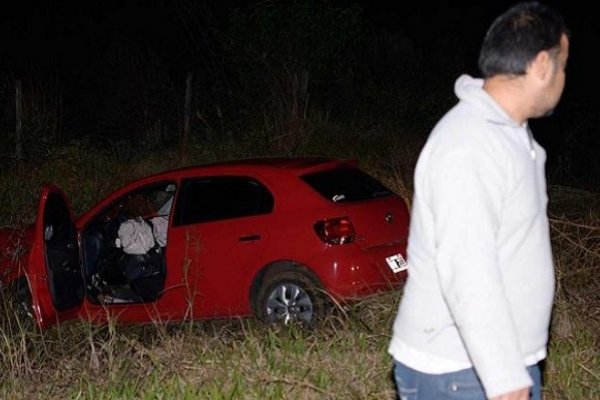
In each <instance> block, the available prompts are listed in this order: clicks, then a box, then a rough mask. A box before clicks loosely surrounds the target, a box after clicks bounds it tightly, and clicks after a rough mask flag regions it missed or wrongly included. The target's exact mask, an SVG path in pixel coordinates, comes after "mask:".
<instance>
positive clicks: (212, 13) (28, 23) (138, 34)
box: [0, 0, 600, 150]
mask: <svg viewBox="0 0 600 400" xmlns="http://www.w3.org/2000/svg"><path fill="white" fill-rule="evenodd" d="M248 3H249V2H248V1H243V0H222V1H193V0H171V1H169V0H135V1H116V0H107V1H73V0H66V1H41V0H40V1H22V2H13V6H12V8H11V7H8V6H7V5H4V8H3V10H2V12H1V13H0V78H1V77H12V78H16V77H19V76H20V75H21V74H26V73H32V71H34V73H37V72H40V73H41V72H43V71H45V70H53V71H57V73H59V74H61V75H62V76H61V79H62V80H63V81H66V82H68V81H69V80H75V79H76V78H77V77H78V76H79V75H83V74H84V72H85V71H87V70H89V69H90V68H91V67H92V66H93V65H94V64H96V63H98V61H99V59H100V58H102V57H103V54H104V52H105V51H106V49H107V48H108V46H109V44H110V41H111V40H114V38H115V35H120V36H121V37H130V38H134V39H135V40H136V41H138V42H140V43H144V44H145V45H146V46H147V48H148V49H150V51H151V52H152V53H153V54H155V55H156V57H158V58H160V59H161V60H162V61H163V62H164V63H165V65H167V67H168V68H169V69H170V73H172V74H179V75H181V76H183V74H184V73H185V71H186V70H188V69H189V68H190V67H193V66H194V65H196V66H198V64H202V63H205V64H208V63H210V62H211V57H210V54H208V53H210V46H208V45H207V43H206V41H205V37H204V36H203V34H205V33H206V32H201V31H197V30H196V31H195V32H193V34H194V35H192V36H194V37H195V39H194V40H190V37H191V36H190V30H192V31H193V30H194V29H195V28H194V24H190V20H189V16H190V15H191V14H192V13H195V15H196V16H197V18H199V20H200V21H204V22H205V26H213V27H223V26H224V24H225V23H226V21H227V16H228V13H229V12H230V10H231V9H232V8H233V7H237V6H243V5H245V4H248ZM331 3H332V4H340V5H341V4H344V5H347V4H349V1H344V0H337V1H335V0H334V1H331ZM512 3H514V2H512V1H493V2H492V1H488V2H486V1H479V2H472V1H471V2H470V1H449V0H438V1H418V2H412V3H407V2H399V1H398V2H393V1H383V0H376V1H366V0H364V1H354V2H353V4H358V5H360V6H361V7H362V9H363V10H364V15H365V16H366V18H367V20H368V22H369V23H370V24H371V25H372V26H373V27H375V28H376V29H382V30H388V31H391V32H401V33H403V34H405V35H406V36H407V37H409V38H410V40H413V41H414V42H415V43H419V44H420V46H422V48H423V49H425V54H426V56H427V55H428V56H431V57H432V58H435V57H436V54H433V53H432V54H427V49H428V44H429V43H431V42H434V41H435V40H436V38H439V37H442V36H443V37H451V36H455V37H456V38H457V41H456V43H458V44H459V45H461V46H463V48H464V49H466V50H465V51H463V53H464V54H467V57H468V58H470V59H469V60H466V61H465V65H466V66H467V68H466V71H465V72H470V73H475V74H476V73H477V70H476V64H475V63H476V57H477V52H478V48H479V45H480V43H481V39H482V36H483V34H484V33H485V30H486V28H487V27H488V25H489V24H490V22H491V21H492V20H493V18H494V17H495V16H496V15H498V14H499V13H500V12H501V11H503V10H504V9H506V8H507V6H508V5H510V4H512ZM547 3H549V4H551V5H553V6H554V7H556V8H557V9H559V10H560V11H561V12H562V13H563V14H564V16H565V19H566V22H567V25H568V26H569V28H570V30H571V32H572V40H571V55H570V59H569V67H568V70H567V87H566V90H565V94H564V95H563V101H562V102H561V105H559V108H558V109H557V114H558V113H560V111H561V107H563V103H568V104H569V107H570V108H569V110H570V111H573V110H575V111H576V112H580V113H581V115H582V117H581V118H582V119H584V120H585V123H586V124H593V125H594V127H593V128H594V129H592V130H591V132H592V134H593V135H596V134H597V124H598V116H597V114H598V113H597V112H596V110H597V109H598V107H597V105H600V104H598V103H599V101H598V93H599V92H600V79H599V77H600V74H598V73H597V67H596V63H595V62H591V61H590V60H589V58H591V57H592V56H591V54H592V53H593V51H594V50H595V49H596V48H597V43H598V42H599V41H600V40H599V39H600V34H599V27H598V26H599V25H600V24H599V23H598V22H600V21H599V20H600V17H598V16H597V14H596V13H594V12H590V10H589V9H588V8H587V7H584V6H582V4H583V3H582V2H573V1H549V2H547ZM195 22H196V23H197V22H198V19H196V21H195ZM588 49H590V50H588ZM36 71H37V72H36ZM452 83H453V82H451V81H449V82H448V89H449V90H450V89H451V85H452ZM82 90H83V89H82ZM77 95H79V96H85V93H79V94H74V96H77ZM74 101H77V99H75V100H74ZM590 110H591V112H590ZM590 120H591V121H592V122H589V121H590ZM541 124H542V125H543V124H546V125H547V127H548V128H549V129H551V125H552V122H542V123H541ZM543 141H544V140H542V142H543ZM590 143H591V144H592V145H596V146H598V140H592V141H590ZM550 144H551V143H550ZM598 150H600V149H598Z"/></svg>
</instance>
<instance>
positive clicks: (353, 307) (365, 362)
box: [0, 121, 600, 400]
mask: <svg viewBox="0 0 600 400" xmlns="http://www.w3.org/2000/svg"><path fill="white" fill-rule="evenodd" d="M311 129H313V131H314V132H319V131H321V132H322V130H327V131H328V132H329V133H330V134H329V135H320V134H315V135H314V137H313V139H311V142H310V145H308V144H307V145H304V147H300V148H299V150H298V152H299V154H311V155H325V156H336V157H344V158H358V159H360V161H361V163H362V165H363V167H364V168H365V169H367V170H369V171H370V172H371V173H373V174H374V175H376V176H377V177H379V178H380V179H381V180H382V181H384V182H385V183H386V184H388V185H389V186H390V187H392V188H393V189H394V190H395V191H396V192H398V193H400V194H402V195H403V196H405V198H407V200H410V196H411V192H412V186H411V185H412V183H411V181H412V180H411V175H412V173H411V171H412V168H413V167H414V162H415V161H416V155H417V154H418V150H419V148H420V146H421V144H422V139H421V138H420V137H419V136H418V135H415V139H414V140H411V141H404V142H402V143H400V142H398V141H394V140H389V139H385V137H390V136H391V137H393V136H392V135H389V134H388V133H389V131H388V132H385V133H386V134H384V133H382V132H372V134H370V135H364V133H362V132H363V131H362V128H361V129H359V128H358V127H348V128H347V129H342V128H340V127H335V126H328V125H327V122H326V121H322V123H321V124H319V125H317V126H313V127H311ZM379 129H390V130H391V129H392V128H384V127H380V128H379ZM374 136H375V137H380V138H381V140H380V141H376V142H374V141H372V140H371V139H372V137H374ZM261 137H262V138H263V139H264V137H263V136H261V134H260V133H259V132H257V133H256V134H255V137H254V139H253V136H252V135H247V136H245V138H246V139H245V140H247V141H248V142H247V143H246V144H245V146H243V147H240V143H239V142H237V141H235V140H229V139H227V138H221V139H219V140H218V141H217V140H215V142H214V143H213V145H212V146H210V147H206V146H203V147H195V146H191V147H190V148H189V149H188V154H187V155H186V157H185V159H181V158H179V155H178V154H175V153H170V152H169V151H164V152H161V153H153V154H150V155H143V156H139V157H127V158H123V157H122V156H119V155H115V154H114V153H110V152H106V153H103V152H95V153H91V152H89V151H88V150H89V149H87V148H85V146H83V145H77V144H75V145H72V146H70V147H67V148H65V149H63V150H62V151H61V153H60V154H61V156H60V157H58V158H54V159H50V160H48V161H46V162H43V163H40V164H39V165H38V166H37V167H38V168H37V169H35V170H34V169H25V168H23V169H21V170H16V171H14V172H15V173H13V174H4V175H2V176H0V187H1V188H2V190H1V191H0V193H2V194H1V195H0V196H2V201H0V204H1V206H0V207H1V208H0V211H1V213H0V225H16V226H22V225H24V224H26V223H28V222H31V220H32V219H33V217H34V213H35V203H36V202H37V196H38V193H39V189H40V186H41V184H42V183H43V182H53V183H56V184H58V185H59V186H61V187H62V188H63V189H64V191H65V192H66V194H67V195H68V196H69V197H70V198H71V200H72V202H73V206H74V208H75V210H76V212H81V211H83V210H85V209H86V208H87V207H89V206H90V205H92V204H93V203H94V202H95V201H96V200H98V199H99V198H100V197H102V196H104V195H106V194H107V193H109V192H110V191H111V190H113V189H115V188H116V187H117V186H120V185H121V184H122V183H125V182H127V181H129V180H131V179H133V178H136V177H138V176H142V175H145V174H148V173H152V172H156V171H158V170H162V169H166V168H172V167H178V166H181V165H186V164H192V163H197V162H209V161H214V160H218V159H226V158H235V157H240V156H241V157H250V156H254V155H266V154H268V153H269V151H270V150H269V149H268V142H265V141H264V140H261ZM270 155H272V154H270ZM550 199H551V211H552V221H551V226H552V237H553V246H554V251H555V254H554V255H555V261H556V268H557V291H556V302H555V310H554V315H553V319H552V326H551V342H550V351H549V357H548V360H547V362H546V368H545V374H544V378H545V395H546V399H549V400H555V399H556V400H558V399H569V400H583V399H586V400H588V399H595V398H600V343H599V342H600V272H599V271H598V265H599V261H600V259H599V257H600V234H599V233H600V222H598V221H599V219H598V213H599V212H600V207H598V204H600V202H599V201H598V199H599V197H598V196H597V195H595V194H590V193H587V192H583V191H569V190H567V189H566V188H561V187H552V188H551V191H550ZM2 294H3V296H0V301H1V307H0V310H1V311H0V398H1V399H174V398H177V399H357V400H358V399H390V400H391V399H394V398H395V389H394V386H393V381H392V379H391V359H390V357H389V355H388V354H387V345H388V343H389V339H390V332H391V325H392V321H393V318H394V316H395V312H396V308H397V304H398V301H399V299H400V296H401V291H395V292H389V293H385V294H381V295H377V296H374V297H372V298H369V299H367V300H364V301H361V302H359V303H355V304H346V305H341V306H340V308H339V309H338V310H337V312H335V313H334V314H333V315H331V316H330V317H328V318H326V319H325V320H324V321H322V322H320V324H319V325H318V326H316V327H314V328H300V327H295V326H291V327H272V326H268V325H265V324H263V323H260V322H258V321H257V320H255V319H253V318H245V319H230V320H215V321H199V322H185V323H180V324H167V323H164V322H159V321H156V322H155V323H152V324H148V325H144V326H120V325H117V324H116V323H115V322H114V321H111V322H109V323H108V324H106V325H100V326H96V325H93V324H90V323H87V322H84V321H71V322H67V323H63V324H61V325H59V326H56V327H53V328H50V329H47V330H44V331H40V330H38V329H36V328H35V327H33V326H32V325H31V323H30V322H28V321H27V320H26V319H23V318H22V317H20V316H19V315H18V313H17V312H16V311H15V308H14V307H13V305H12V303H11V302H10V298H8V297H7V296H4V294H5V293H4V291H2Z"/></svg>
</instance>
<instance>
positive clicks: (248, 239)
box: [239, 235, 260, 242]
mask: <svg viewBox="0 0 600 400" xmlns="http://www.w3.org/2000/svg"><path fill="white" fill-rule="evenodd" d="M239 240H240V242H253V241H255V240H260V235H248V236H241V237H240V239H239Z"/></svg>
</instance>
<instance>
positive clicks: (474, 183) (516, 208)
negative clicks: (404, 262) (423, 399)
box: [389, 75, 554, 397]
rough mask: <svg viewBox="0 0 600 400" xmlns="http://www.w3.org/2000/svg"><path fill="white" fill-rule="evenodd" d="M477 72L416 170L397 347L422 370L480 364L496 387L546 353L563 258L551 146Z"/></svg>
mask: <svg viewBox="0 0 600 400" xmlns="http://www.w3.org/2000/svg"><path fill="white" fill-rule="evenodd" d="M482 87H483V80H480V79H474V78H471V77H469V76H467V75H463V76H461V77H460V78H459V79H458V80H457V81H456V84H455V92H456V95H457V96H458V98H459V100H460V101H459V103H458V104H457V105H456V106H455V107H454V108H453V109H452V110H450V111H449V112H448V113H447V114H446V115H445V116H444V118H442V120H440V122H439V123H438V124H437V126H436V127H435V129H434V130H433V131H432V133H431V135H430V137H429V139H428V141H427V143H426V145H425V147H424V148H423V151H422V152H421V155H420V157H419V161H418V163H417V168H416V170H415V193H414V199H413V211H412V216H411V226H410V235H409V243H408V281H407V283H406V286H405V288H404V293H403V297H402V300H401V303H400V307H399V311H398V315H397V317H396V321H395V323H394V328H393V336H392V340H391V343H390V346H389V352H390V354H391V355H392V356H393V357H394V358H395V359H396V360H398V361H400V362H402V363H403V364H405V365H407V366H408V367H410V368H413V369H415V370H418V371H421V372H425V373H432V374H439V373H446V372H454V371H458V370H461V369H464V368H469V367H471V366H473V367H474V368H475V370H476V372H477V374H478V376H479V378H480V379H481V381H482V384H483V387H484V389H485V391H486V394H487V396H489V397H493V396H496V395H498V394H501V393H506V392H509V391H512V390H515V389H518V388H521V387H525V386H528V385H531V384H532V381H531V379H530V377H529V375H528V373H527V370H526V366H529V365H533V364H535V363H537V362H538V361H540V360H541V359H543V358H545V357H546V345H547V340H548V328H549V323H550V314H551V309H552V301H553V297H554V266H553V262H552V252H551V248H550V233H549V226H548V218H547V213H546V205H547V200H548V197H547V193H546V179H545V171H544V164H545V161H546V153H545V151H544V150H543V149H542V148H541V147H540V145H539V144H538V143H536V142H535V140H534V139H533V137H532V136H531V133H530V131H529V128H528V126H527V124H526V123H525V124H522V125H519V124H518V123H516V122H515V121H513V120H511V119H510V118H509V117H508V115H507V114H506V113H505V112H504V111H503V110H502V109H501V108H500V106H499V105H498V104H497V103H496V102H495V101H494V100H493V99H492V97H491V96H489V95H488V94H487V93H486V92H485V91H484V90H483V88H482Z"/></svg>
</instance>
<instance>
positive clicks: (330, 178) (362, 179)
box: [301, 167, 392, 203]
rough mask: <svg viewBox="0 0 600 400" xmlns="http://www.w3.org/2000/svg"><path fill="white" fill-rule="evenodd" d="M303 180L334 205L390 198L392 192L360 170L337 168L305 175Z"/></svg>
mask: <svg viewBox="0 0 600 400" xmlns="http://www.w3.org/2000/svg"><path fill="white" fill-rule="evenodd" d="M301 178H302V180H303V181H304V182H306V183H307V184H308V185H309V186H310V187H312V188H313V189H314V190H316V191H317V192H318V193H319V194H320V195H321V196H323V197H325V198H326V199H327V200H329V201H332V202H334V203H345V202H351V201H361V200H368V199H373V198H376V197H382V196H389V195H391V194H392V191H391V190H390V189H388V188H387V187H385V186H384V185H383V184H382V183H381V182H379V181H378V180H377V179H375V178H373V177H372V176H370V175H369V174H367V173H366V172H364V171H361V170H360V169H358V168H351V167H345V168H336V169H330V170H326V171H320V172H315V173H312V174H307V175H303V176H302V177H301Z"/></svg>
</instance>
